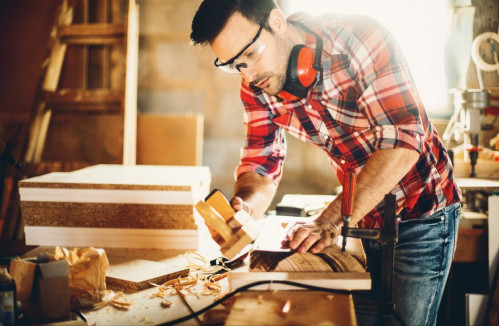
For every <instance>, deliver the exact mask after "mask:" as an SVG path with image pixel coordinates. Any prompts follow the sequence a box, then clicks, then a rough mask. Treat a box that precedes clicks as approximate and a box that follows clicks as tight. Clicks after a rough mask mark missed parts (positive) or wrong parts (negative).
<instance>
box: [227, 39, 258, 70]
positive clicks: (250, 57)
mask: <svg viewBox="0 0 499 326" xmlns="http://www.w3.org/2000/svg"><path fill="white" fill-rule="evenodd" d="M263 51H265V44H263V43H262V42H260V41H256V42H255V43H254V44H253V45H252V46H250V47H249V48H248V50H246V52H244V53H243V54H242V55H241V57H239V58H238V59H237V60H235V61H234V63H235V64H236V65H237V66H241V68H243V65H244V68H248V66H253V65H254V64H255V63H256V62H257V61H258V60H260V57H261V56H262V53H263Z"/></svg>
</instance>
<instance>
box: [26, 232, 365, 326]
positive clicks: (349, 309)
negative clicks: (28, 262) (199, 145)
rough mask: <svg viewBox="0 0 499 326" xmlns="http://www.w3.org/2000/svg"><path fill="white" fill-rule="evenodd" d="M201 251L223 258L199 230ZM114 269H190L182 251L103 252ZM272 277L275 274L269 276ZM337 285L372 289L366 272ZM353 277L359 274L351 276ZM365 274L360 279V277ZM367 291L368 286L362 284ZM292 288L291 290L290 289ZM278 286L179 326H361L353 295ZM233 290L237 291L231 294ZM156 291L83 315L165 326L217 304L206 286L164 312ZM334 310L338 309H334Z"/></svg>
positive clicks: (95, 321) (95, 320)
mask: <svg viewBox="0 0 499 326" xmlns="http://www.w3.org/2000/svg"><path fill="white" fill-rule="evenodd" d="M199 248H200V250H199V251H198V253H199V254H201V255H202V256H203V257H205V258H206V260H208V261H209V260H211V259H215V258H217V257H220V256H221V253H220V251H219V249H218V246H217V245H216V243H215V242H214V241H213V240H212V239H211V237H210V235H209V232H208V230H207V229H206V228H200V246H199ZM104 249H105V251H106V255H107V257H108V259H109V262H110V264H111V266H112V264H113V260H114V259H115V258H116V257H121V258H122V257H127V259H129V260H130V261H132V260H135V259H140V260H150V261H156V262H162V263H166V264H169V265H176V266H179V265H187V263H188V261H187V260H186V259H185V256H184V253H185V252H184V251H179V250H164V249H118V248H104ZM47 251H49V252H50V251H52V252H53V248H50V247H38V248H36V249H34V250H32V251H30V252H29V253H28V254H26V255H25V256H26V257H36V256H37V255H38V254H40V253H43V252H47ZM247 268H248V266H247V262H246V265H244V264H243V265H242V266H240V267H238V268H235V269H234V270H233V272H232V273H234V274H235V273H244V272H247ZM258 274H260V273H258ZM267 274H269V278H270V275H271V274H272V273H267ZM337 274H338V275H337V276H335V275H333V276H331V277H332V278H335V277H337V285H338V287H339V288H344V284H345V281H347V280H349V279H351V278H353V279H357V280H359V279H360V280H361V282H363V284H369V286H370V277H369V274H368V273H337ZM348 274H355V275H348ZM359 274H361V275H359ZM219 284H220V285H221V287H222V290H221V293H227V292H229V290H230V285H229V279H228V277H226V278H224V279H222V280H220V281H219ZM363 286H364V285H363ZM288 288H289V287H288ZM278 289H282V287H279V286H278V284H270V285H264V286H263V289H262V287H260V288H259V289H258V290H251V291H245V292H242V293H240V294H239V295H237V296H234V297H233V298H231V299H229V300H228V302H229V303H228V304H225V305H224V306H222V305H218V306H217V307H215V308H214V309H211V310H210V311H208V312H206V313H204V314H202V315H200V316H199V317H198V318H192V319H190V320H188V321H185V322H183V323H180V324H181V325H196V324H201V323H218V324H220V323H221V322H222V323H226V324H227V325H241V324H245V325H261V324H273V325H278V324H290V323H292V324H340V325H355V324H356V323H357V321H356V320H357V319H356V315H355V310H354V304H353V299H352V295H349V294H337V293H331V292H323V291H310V290H300V289H299V288H295V289H294V290H286V291H283V290H278ZM232 290H234V289H232ZM156 292H157V288H156V287H151V288H148V289H145V290H141V291H138V292H135V293H127V294H125V298H126V300H127V301H129V302H132V303H133V304H132V305H131V306H130V308H129V309H128V310H118V309H116V308H114V307H112V306H106V307H104V308H102V309H100V310H84V311H82V313H83V315H84V316H85V318H86V320H87V324H88V325H124V324H127V325H129V324H133V325H144V324H146V325H147V324H151V325H153V324H154V325H156V324H164V323H168V322H170V321H173V320H175V319H178V318H180V317H184V316H186V315H189V314H190V313H191V312H192V311H198V310H200V309H202V308H204V307H206V306H208V305H210V304H212V303H213V302H214V301H215V299H216V298H215V296H214V295H200V294H201V293H202V292H203V284H202V282H198V283H197V285H196V286H194V287H193V288H191V289H190V293H189V292H185V291H184V293H185V294H184V295H183V296H182V297H183V298H182V297H181V296H180V295H178V294H177V295H171V296H169V297H168V300H169V301H170V302H171V306H170V307H168V308H165V307H163V306H162V305H161V304H160V302H161V299H160V298H151V296H153V294H154V293H156ZM287 303H288V304H291V307H290V309H289V312H282V309H283V308H284V305H286V304H287ZM332 307H334V309H332Z"/></svg>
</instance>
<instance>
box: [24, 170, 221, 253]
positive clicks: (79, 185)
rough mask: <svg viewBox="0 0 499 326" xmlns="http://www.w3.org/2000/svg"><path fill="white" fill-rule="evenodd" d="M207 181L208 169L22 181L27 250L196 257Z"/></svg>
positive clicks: (70, 174) (70, 175)
mask: <svg viewBox="0 0 499 326" xmlns="http://www.w3.org/2000/svg"><path fill="white" fill-rule="evenodd" d="M210 182H211V176H210V172H209V168H208V167H201V166H197V167H194V166H149V165H138V166H125V165H115V164H100V165H95V166H91V167H87V168H84V169H80V170H77V171H74V172H60V173H49V174H46V175H43V176H39V177H34V178H29V179H25V180H22V181H20V182H19V186H20V198H21V210H22V215H23V220H24V224H25V233H26V243H29V244H34V245H47V246H98V247H115V248H116V247H120V246H123V247H130V246H131V247H133V248H140V247H139V246H143V248H162V249H184V250H195V249H197V248H198V239H197V236H198V234H197V221H196V219H197V218H196V215H197V213H195V210H194V203H195V202H196V201H197V200H199V199H200V198H204V196H206V194H208V192H209V187H210Z"/></svg>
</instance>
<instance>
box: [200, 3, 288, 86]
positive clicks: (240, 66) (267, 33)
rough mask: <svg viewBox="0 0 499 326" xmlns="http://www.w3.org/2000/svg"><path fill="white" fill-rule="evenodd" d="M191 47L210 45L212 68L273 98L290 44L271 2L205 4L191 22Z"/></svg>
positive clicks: (282, 76)
mask: <svg viewBox="0 0 499 326" xmlns="http://www.w3.org/2000/svg"><path fill="white" fill-rule="evenodd" d="M191 40H192V42H193V43H194V44H202V45H204V44H207V43H208V44H210V46H211V48H212V50H213V52H214V53H215V55H216V56H217V60H216V61H215V65H216V66H217V67H219V68H221V69H222V70H224V71H226V72H235V73H241V76H242V78H243V79H244V81H245V82H247V83H249V84H251V85H252V86H256V87H259V88H261V89H263V90H264V91H265V92H267V93H269V94H271V95H277V94H278V93H279V91H280V90H281V89H282V88H283V86H284V83H285V81H286V68H287V62H288V59H289V53H290V52H291V48H292V47H293V45H294V42H292V41H291V40H290V38H289V37H288V24H287V23H286V19H285V18H284V16H283V14H282V13H281V11H280V10H279V8H278V7H277V6H276V4H275V3H274V1H272V0H205V1H203V3H201V5H200V7H199V9H198V11H197V13H196V15H195V16H194V19H193V21H192V33H191Z"/></svg>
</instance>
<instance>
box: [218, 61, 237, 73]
mask: <svg viewBox="0 0 499 326" xmlns="http://www.w3.org/2000/svg"><path fill="white" fill-rule="evenodd" d="M215 66H217V68H219V69H220V70H222V71H223V72H226V73H229V74H238V73H239V70H238V69H237V64H236V63H235V62H232V63H228V64H226V63H222V62H220V60H218V58H217V59H216V60H215Z"/></svg>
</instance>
